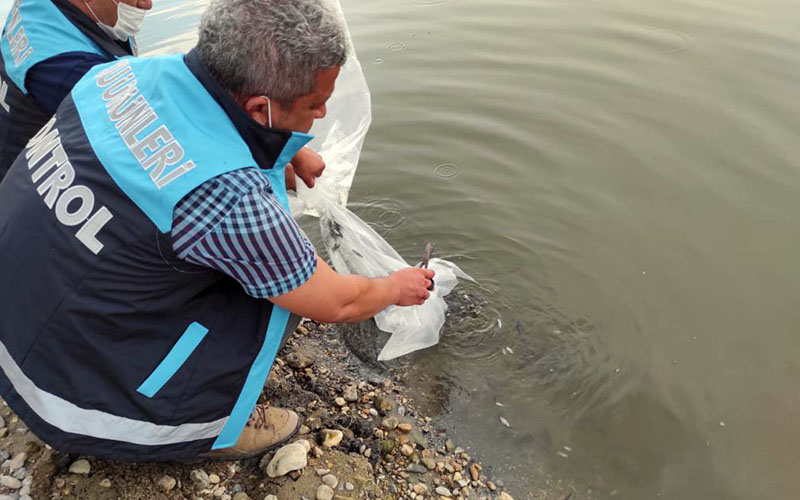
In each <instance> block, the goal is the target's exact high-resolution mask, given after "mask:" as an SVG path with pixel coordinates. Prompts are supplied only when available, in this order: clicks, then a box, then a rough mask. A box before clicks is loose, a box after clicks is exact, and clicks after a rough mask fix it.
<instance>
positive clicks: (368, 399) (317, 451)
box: [0, 321, 513, 500]
mask: <svg viewBox="0 0 800 500" xmlns="http://www.w3.org/2000/svg"><path fill="white" fill-rule="evenodd" d="M328 330H329V327H328V326H327V325H323V324H318V323H314V322H310V321H306V322H304V323H302V324H301V325H300V326H299V327H298V328H297V330H296V331H295V333H294V335H293V336H292V338H291V339H289V341H288V342H287V344H286V347H284V349H283V350H282V351H281V352H280V353H279V357H278V358H277V359H276V361H275V364H274V366H273V368H272V371H271V372H270V377H269V379H268V380H267V383H266V385H265V387H264V390H263V392H262V394H261V397H260V402H265V401H267V400H268V401H269V402H270V403H271V404H272V405H273V406H278V407H283V408H289V409H293V410H294V411H296V412H297V413H298V414H299V415H300V417H301V423H302V426H301V428H300V431H299V432H298V433H297V435H296V436H295V437H293V438H292V439H291V440H290V441H289V443H294V442H301V441H305V442H307V443H308V445H307V448H308V452H307V454H305V460H306V462H307V464H306V465H305V466H304V467H302V468H300V469H299V470H294V471H291V472H288V473H286V474H283V475H280V476H279V477H275V478H271V477H269V476H268V475H267V473H266V470H267V469H268V468H269V467H270V465H269V464H270V461H272V459H273V458H274V456H275V454H276V453H277V452H278V451H279V450H280V449H282V448H283V447H279V449H278V450H272V451H270V452H268V453H267V454H266V455H264V456H263V457H256V458H251V459H245V460H239V461H200V462H197V463H192V464H184V463H176V462H166V463H157V462H149V463H144V462H142V463H139V462H136V463H127V462H114V461H108V460H103V459H98V458H93V457H78V456H75V455H67V454H64V453H60V452H56V451H54V450H52V449H50V448H49V447H48V446H46V445H44V444H43V443H42V442H41V441H39V440H38V439H37V438H36V437H35V436H33V434H32V433H31V432H30V431H29V430H28V429H27V427H26V426H25V425H24V424H23V423H22V422H21V421H19V419H18V418H17V417H16V416H15V415H14V414H13V413H12V412H11V410H10V409H9V408H8V406H6V405H5V403H3V405H2V408H0V416H2V420H3V421H2V424H1V425H0V463H2V465H0V500H12V499H13V500H29V499H35V500H39V499H64V500H72V499H76V500H77V499H92V500H95V499H98V500H112V499H130V500H139V499H141V500H155V499H176V500H177V499H192V500H195V499H198V500H199V499H209V500H213V499H220V500H275V498H277V499H279V500H303V499H306V500H315V499H317V498H320V499H325V498H333V499H339V500H343V499H356V498H370V499H387V500H399V499H414V500H424V499H459V498H460V499H476V500H484V499H485V500H488V499H502V500H513V499H512V497H511V496H510V495H509V494H508V493H507V492H505V491H504V488H503V486H502V485H503V483H502V481H500V480H496V479H494V478H490V477H487V476H486V474H485V471H483V468H482V467H481V464H480V463H478V462H476V461H475V460H473V458H472V457H471V456H469V454H467V453H466V452H465V451H464V450H463V449H461V448H460V447H458V446H457V444H454V443H453V442H452V441H451V440H450V439H448V437H447V436H446V435H445V434H444V433H442V432H440V431H438V430H436V429H435V428H434V427H433V425H432V419H431V417H429V416H426V415H423V414H421V413H420V412H418V411H417V409H416V408H415V406H414V403H413V398H412V397H411V395H410V394H409V393H408V389H407V388H406V387H405V386H403V385H401V384H400V383H398V382H396V381H395V380H393V379H392V378H390V377H387V376H386V375H387V374H380V373H377V371H375V370H374V369H373V368H370V367H368V366H366V365H365V364H364V363H362V362H361V361H359V360H358V358H357V357H356V356H355V355H354V354H353V353H351V352H350V351H349V350H348V349H347V348H346V347H345V346H344V345H343V342H341V341H340V339H339V338H338V336H337V335H332V334H331V333H330V332H329V331H328ZM304 446H306V445H304ZM292 448H293V449H296V448H297V447H296V446H295V447H292ZM279 472H281V471H279ZM323 485H325V486H323ZM26 495H27V496H26ZM270 495H274V497H271V496H270ZM328 495H331V496H328Z"/></svg>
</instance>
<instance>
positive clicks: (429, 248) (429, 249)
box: [419, 242, 435, 292]
mask: <svg viewBox="0 0 800 500" xmlns="http://www.w3.org/2000/svg"><path fill="white" fill-rule="evenodd" d="M432 255H433V243H430V242H429V243H428V244H426V245H425V251H423V252H422V261H421V262H420V265H419V267H421V268H422V269H428V261H430V260H431V256H432ZM434 285H435V283H434V282H433V279H431V287H430V288H428V290H429V291H431V292H432V291H433V287H434Z"/></svg>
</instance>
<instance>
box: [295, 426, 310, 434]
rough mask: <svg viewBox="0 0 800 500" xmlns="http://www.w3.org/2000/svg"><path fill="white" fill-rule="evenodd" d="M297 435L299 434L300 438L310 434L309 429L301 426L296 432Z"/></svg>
mask: <svg viewBox="0 0 800 500" xmlns="http://www.w3.org/2000/svg"><path fill="white" fill-rule="evenodd" d="M297 433H298V434H300V435H301V436H305V435H306V434H310V433H311V429H309V428H308V427H306V426H305V425H301V426H300V430H298V431H297Z"/></svg>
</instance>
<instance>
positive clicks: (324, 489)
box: [317, 484, 333, 500]
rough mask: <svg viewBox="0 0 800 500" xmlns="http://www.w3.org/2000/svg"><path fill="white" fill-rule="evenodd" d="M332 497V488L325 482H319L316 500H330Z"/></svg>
mask: <svg viewBox="0 0 800 500" xmlns="http://www.w3.org/2000/svg"><path fill="white" fill-rule="evenodd" d="M332 498H333V489H332V488H331V487H330V486H328V485H327V484H321V485H319V487H318V488H317V500H331V499H332Z"/></svg>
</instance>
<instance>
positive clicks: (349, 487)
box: [344, 482, 356, 491]
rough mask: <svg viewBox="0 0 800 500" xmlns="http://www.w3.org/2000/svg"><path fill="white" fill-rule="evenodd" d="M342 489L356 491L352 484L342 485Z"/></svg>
mask: <svg viewBox="0 0 800 500" xmlns="http://www.w3.org/2000/svg"><path fill="white" fill-rule="evenodd" d="M344 489H346V490H347V491H353V490H354V489H356V487H355V486H353V483H349V482H348V483H344Z"/></svg>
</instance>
